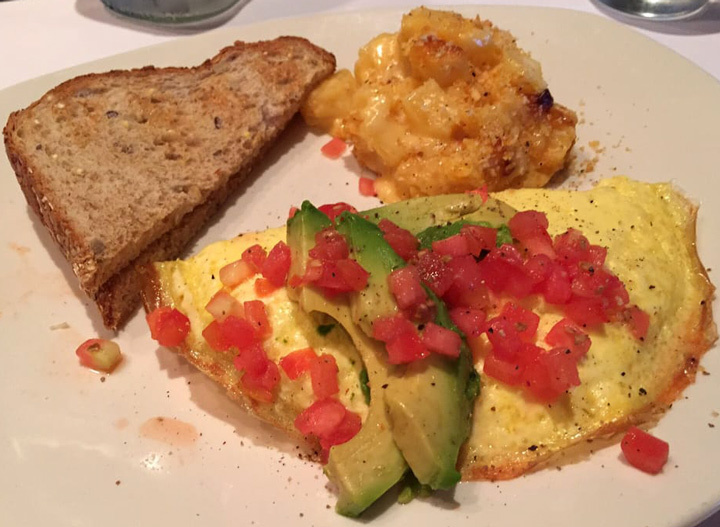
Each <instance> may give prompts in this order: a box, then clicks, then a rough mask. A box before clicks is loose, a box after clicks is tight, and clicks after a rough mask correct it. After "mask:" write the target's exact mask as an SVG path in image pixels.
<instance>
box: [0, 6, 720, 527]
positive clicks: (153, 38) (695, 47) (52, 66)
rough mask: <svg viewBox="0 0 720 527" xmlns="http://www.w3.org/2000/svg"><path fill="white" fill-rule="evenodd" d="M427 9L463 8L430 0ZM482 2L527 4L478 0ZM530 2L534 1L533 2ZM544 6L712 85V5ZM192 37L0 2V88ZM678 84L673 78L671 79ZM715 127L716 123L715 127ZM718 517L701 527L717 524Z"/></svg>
mask: <svg viewBox="0 0 720 527" xmlns="http://www.w3.org/2000/svg"><path fill="white" fill-rule="evenodd" d="M427 3H428V4H436V5H440V4H448V5H449V4H463V3H471V2H463V1H462V0H455V1H451V2H449V1H447V0H445V1H443V0H434V1H432V2H427ZM482 3H484V4H505V5H508V4H533V2H529V1H527V0H526V2H522V1H520V2H518V1H501V0H495V1H493V0H484V1H483V2H482ZM391 5H396V6H400V7H401V6H406V5H408V2H407V1H402V0H296V1H288V0H251V1H250V2H249V3H248V4H247V5H245V6H244V7H243V8H242V9H240V10H239V11H237V12H236V13H235V14H234V16H233V17H232V18H230V19H229V20H226V21H225V22H224V25H229V26H239V25H245V24H250V23H253V22H259V21H262V20H267V19H271V18H278V17H280V16H283V17H288V16H297V15H304V14H309V13H314V12H321V11H336V12H337V11H350V10H358V9H363V8H371V7H388V6H391ZM535 5H537V3H536V4H535ZM543 5H546V6H548V7H561V8H568V9H575V10H579V11H586V12H590V13H599V14H601V15H603V16H610V17H612V18H615V19H616V20H619V21H621V22H623V23H627V24H630V25H632V26H634V27H635V28H636V29H637V30H638V31H640V32H641V33H643V34H645V35H647V36H648V37H650V38H651V39H653V40H656V41H657V42H659V43H661V44H663V45H665V46H667V47H669V48H671V49H673V50H675V51H676V52H678V53H680V54H681V55H683V56H684V57H686V58H687V59H689V60H690V61H692V62H694V63H695V64H697V65H698V66H700V67H701V68H703V69H704V70H705V71H706V72H708V73H709V74H710V75H712V76H713V77H715V78H716V79H718V80H719V81H720V3H715V2H711V3H710V5H709V6H708V7H707V8H706V9H705V10H704V11H703V12H702V13H701V14H700V15H698V16H696V17H695V18H692V19H689V20H685V21H678V22H664V23H660V22H649V21H632V20H630V19H627V18H624V17H622V16H619V15H616V14H614V13H612V12H610V11H609V10H607V9H605V8H601V7H599V6H598V5H597V4H594V3H592V2H590V1H589V0H552V1H548V2H544V4H543ZM193 32H197V30H194V31H188V30H178V29H174V30H173V29H164V28H157V27H152V26H148V25H138V24H135V23H131V22H128V21H127V20H125V19H122V18H120V17H118V16H115V15H114V14H112V13H111V12H109V11H107V10H106V9H105V8H104V6H103V5H102V4H101V3H100V1H99V0H10V1H0V89H3V88H6V87H8V86H11V85H13V84H16V83H19V82H22V81H25V80H28V79H32V78H34V77H37V76H40V75H43V74H45V73H50V72H52V71H56V70H61V69H64V68H67V67H70V66H74V65H77V64H82V63H84V62H88V61H91V60H95V59H100V58H103V57H107V56H111V55H115V54H117V53H121V52H124V51H130V50H133V49H137V48H140V47H143V46H147V45H151V44H156V43H160V42H165V41H168V40H171V39H174V38H181V37H182V36H183V35H186V34H188V33H193ZM679 82H681V80H679ZM719 124H720V123H719ZM719 526H720V514H716V515H715V516H713V517H712V518H709V519H708V520H706V521H705V522H703V524H702V527H719Z"/></svg>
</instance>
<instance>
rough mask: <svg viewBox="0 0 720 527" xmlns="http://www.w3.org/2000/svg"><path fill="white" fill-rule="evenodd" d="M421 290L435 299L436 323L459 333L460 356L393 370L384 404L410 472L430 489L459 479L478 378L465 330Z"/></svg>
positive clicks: (434, 356)
mask: <svg viewBox="0 0 720 527" xmlns="http://www.w3.org/2000/svg"><path fill="white" fill-rule="evenodd" d="M425 291H426V293H427V294H428V297H429V298H430V299H431V300H432V301H433V302H435V306H436V315H435V323H436V324H438V325H440V326H442V327H445V328H447V329H450V330H452V331H455V332H457V333H458V334H460V336H461V337H463V343H462V346H461V348H460V357H458V358H457V359H455V360H452V359H449V358H447V357H443V356H441V355H437V354H431V355H430V356H429V357H427V358H425V359H423V360H422V361H415V362H411V363H409V364H407V365H405V367H404V368H402V369H398V370H396V371H394V372H393V374H392V375H391V377H390V382H389V383H388V386H387V388H386V389H385V404H386V406H387V411H388V415H389V417H390V423H391V425H392V427H393V437H394V438H395V442H396V443H397V445H398V447H399V448H400V450H401V451H402V453H403V455H404V456H405V460H406V461H407V463H408V465H410V467H411V468H412V470H413V473H414V474H415V477H417V479H418V481H420V482H421V483H425V484H428V485H429V486H430V487H432V488H434V489H447V488H451V487H452V486H453V485H455V484H456V483H457V482H459V481H460V473H459V472H458V471H457V470H456V469H455V465H456V463H457V458H458V454H459V452H460V448H461V447H462V445H463V443H464V442H465V440H466V439H467V437H468V435H469V434H470V426H471V424H472V409H473V404H474V401H475V397H477V395H478V392H479V388H480V381H479V377H478V374H477V372H476V371H475V368H474V366H473V361H472V354H471V352H470V349H469V348H468V347H467V345H466V344H465V341H464V335H463V334H462V333H461V332H460V330H459V329H458V328H457V327H456V326H455V324H453V322H452V320H451V319H450V315H449V313H448V311H447V308H446V307H445V304H444V303H443V302H442V300H440V299H439V298H438V297H437V296H436V295H435V294H434V293H433V292H432V291H431V290H430V289H429V288H427V287H426V288H425Z"/></svg>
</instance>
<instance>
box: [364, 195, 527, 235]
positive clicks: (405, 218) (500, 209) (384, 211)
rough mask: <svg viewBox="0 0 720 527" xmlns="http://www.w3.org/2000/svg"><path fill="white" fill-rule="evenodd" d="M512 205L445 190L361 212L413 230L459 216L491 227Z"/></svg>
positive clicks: (505, 216)
mask: <svg viewBox="0 0 720 527" xmlns="http://www.w3.org/2000/svg"><path fill="white" fill-rule="evenodd" d="M515 212H516V211H515V209H513V208H512V207H510V206H509V205H507V204H505V203H503V202H502V201H498V200H496V199H493V198H487V199H486V200H485V201H483V199H482V198H481V197H480V196H478V195H477V194H446V195H442V196H431V197H421V198H413V199H409V200H407V201H399V202H397V203H392V204H390V205H384V206H382V207H378V208H375V209H370V210H367V211H365V212H363V213H362V216H363V217H364V218H366V219H368V220H369V221H371V222H373V223H379V222H380V220H382V219H388V220H390V221H392V222H393V223H395V224H396V225H397V226H399V227H402V228H403V229H407V230H409V231H410V232H412V233H415V234H417V233H419V232H421V231H423V230H425V229H427V228H430V227H437V226H442V225H446V224H448V223H453V222H456V221H458V220H460V219H463V220H465V221H469V222H472V221H479V222H487V223H488V224H490V225H492V226H493V227H497V226H499V225H503V224H506V223H507V222H508V220H509V219H510V218H512V217H513V215H514V214H515Z"/></svg>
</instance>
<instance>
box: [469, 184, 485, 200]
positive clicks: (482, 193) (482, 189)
mask: <svg viewBox="0 0 720 527" xmlns="http://www.w3.org/2000/svg"><path fill="white" fill-rule="evenodd" d="M467 193H468V194H477V195H478V196H480V198H481V199H482V202H483V203H485V202H486V201H487V200H488V197H489V195H488V188H487V185H483V186H482V187H480V188H476V189H473V190H468V191H467Z"/></svg>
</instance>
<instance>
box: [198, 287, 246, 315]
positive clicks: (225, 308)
mask: <svg viewBox="0 0 720 527" xmlns="http://www.w3.org/2000/svg"><path fill="white" fill-rule="evenodd" d="M205 309H206V310H207V312H208V313H210V314H211V315H212V316H213V318H214V319H215V320H220V321H222V320H225V318H226V317H228V316H233V317H242V316H244V315H245V311H244V310H243V307H242V305H241V304H240V302H238V301H237V299H236V298H235V297H234V296H232V295H231V294H230V293H228V292H227V291H225V290H224V289H221V290H220V291H218V292H217V293H215V294H214V295H213V297H212V298H211V299H210V301H209V302H208V303H207V305H206V306H205Z"/></svg>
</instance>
